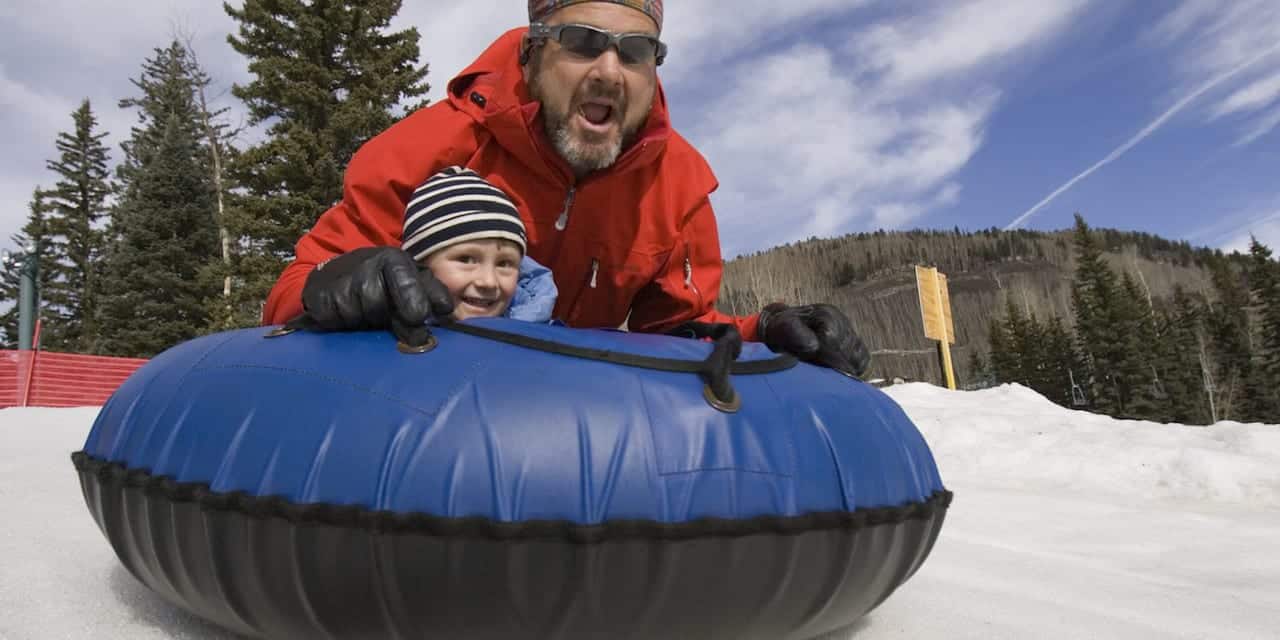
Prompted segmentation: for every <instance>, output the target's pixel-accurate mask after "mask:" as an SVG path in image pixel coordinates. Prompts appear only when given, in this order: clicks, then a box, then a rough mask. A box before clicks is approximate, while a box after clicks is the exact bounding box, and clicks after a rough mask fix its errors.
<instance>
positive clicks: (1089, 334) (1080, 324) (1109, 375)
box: [1071, 214, 1128, 415]
mask: <svg viewBox="0 0 1280 640" xmlns="http://www.w3.org/2000/svg"><path fill="white" fill-rule="evenodd" d="M1075 220H1076V224H1075V237H1074V241H1075V249H1076V272H1075V278H1074V279H1073V281H1072V283H1071V306H1072V310H1073V311H1074V313H1075V316H1076V339H1077V340H1078V341H1079V343H1080V344H1079V348H1080V353H1081V355H1082V356H1083V357H1084V360H1085V365H1086V366H1085V369H1086V371H1085V375H1084V376H1082V378H1083V379H1081V378H1077V382H1079V383H1080V385H1081V386H1082V387H1084V388H1085V392H1086V394H1087V395H1088V396H1089V397H1090V399H1091V402H1090V407H1091V408H1092V409H1093V410H1096V411H1099V412H1101V413H1105V414H1108V415H1123V414H1124V412H1125V410H1126V401H1127V400H1128V389H1127V386H1123V385H1122V380H1121V378H1120V374H1121V369H1122V367H1123V366H1124V363H1125V357H1124V339H1123V332H1124V330H1125V326H1124V324H1123V323H1117V322H1116V321H1117V307H1118V305H1119V304H1120V302H1119V298H1120V296H1121V293H1120V288H1119V285H1118V283H1117V282H1116V274H1115V272H1114V271H1112V270H1111V267H1110V266H1108V265H1107V263H1106V262H1105V261H1104V260H1103V258H1102V246H1101V244H1100V243H1099V241H1098V240H1097V239H1096V238H1095V237H1094V236H1093V234H1092V233H1091V232H1090V229H1089V225H1088V224H1086V223H1085V221H1084V218H1083V217H1082V216H1080V214H1076V217H1075Z"/></svg>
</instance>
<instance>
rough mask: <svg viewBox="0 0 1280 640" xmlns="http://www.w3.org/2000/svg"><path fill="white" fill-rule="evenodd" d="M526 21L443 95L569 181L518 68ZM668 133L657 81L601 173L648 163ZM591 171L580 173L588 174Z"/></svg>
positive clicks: (516, 150)
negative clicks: (634, 130) (628, 138)
mask: <svg viewBox="0 0 1280 640" xmlns="http://www.w3.org/2000/svg"><path fill="white" fill-rule="evenodd" d="M527 31H528V28H527V27H520V28H516V29H512V30H510V31H508V32H506V33H504V34H502V35H501V36H499V37H498V39H497V40H495V41H494V42H493V43H492V44H490V45H489V47H488V48H487V49H485V51H484V52H483V53H481V54H480V56H479V57H478V58H476V60H475V61H474V62H472V63H471V65H470V66H468V67H467V68H466V69H465V70H463V71H462V73H459V74H458V75H457V76H455V77H454V78H453V79H452V80H450V81H449V85H448V99H449V101H450V102H452V103H453V104H454V106H455V107H457V108H459V109H460V110H462V111H465V112H467V113H470V114H471V115H472V116H473V117H474V118H476V120H477V122H479V123H480V124H481V125H482V126H484V127H485V128H486V129H488V130H489V132H490V133H492V134H493V136H494V138H495V139H496V140H497V142H498V144H500V145H502V146H503V147H504V148H505V149H506V150H507V151H509V152H510V153H512V154H513V155H515V156H516V157H517V158H519V159H520V161H521V162H522V163H523V164H525V165H527V166H528V167H529V168H530V169H532V170H534V171H535V172H539V173H543V174H545V175H546V177H548V178H550V179H554V180H556V181H558V182H562V183H568V184H573V183H574V182H576V181H575V180H574V178H573V172H572V170H570V168H569V165H568V163H566V162H565V161H564V159H563V158H561V157H560V154H558V153H556V151H555V149H554V147H553V146H552V144H551V142H550V141H549V140H548V139H547V136H546V133H545V131H544V129H543V126H542V119H541V117H540V115H541V108H542V104H541V103H540V102H538V101H537V100H534V99H533V98H532V97H530V95H529V89H528V87H527V86H526V85H525V81H524V74H523V73H522V70H521V68H520V60H519V55H520V43H521V40H522V39H523V37H524V34H525V33H526V32H527ZM671 135H672V127H671V120H670V116H669V113H668V111H667V99H666V94H665V93H664V91H663V89H662V82H661V81H659V82H658V86H657V89H656V91H654V97H653V106H652V107H651V108H650V110H649V118H648V119H647V120H646V121H645V124H644V126H643V127H642V128H641V131H640V133H639V135H637V136H636V140H635V142H633V143H632V145H631V146H630V147H628V148H627V149H625V150H624V151H623V152H622V154H621V155H620V156H619V157H618V160H617V162H615V163H614V164H613V166H611V167H609V168H608V169H605V170H604V171H603V172H601V173H603V174H606V175H607V174H620V173H625V172H628V171H632V170H634V169H637V168H641V167H644V166H647V165H649V164H652V163H653V162H654V161H655V160H657V158H658V157H659V155H660V154H661V153H662V150H663V149H664V148H665V147H666V143H667V140H668V139H669V138H670V137H671ZM596 177H598V175H597V174H592V175H589V176H587V177H586V178H584V179H585V180H593V179H595V178H596Z"/></svg>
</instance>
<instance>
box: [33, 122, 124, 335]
mask: <svg viewBox="0 0 1280 640" xmlns="http://www.w3.org/2000/svg"><path fill="white" fill-rule="evenodd" d="M71 117H72V119H73V120H74V122H75V128H74V129H73V130H72V131H71V132H69V133H68V132H63V133H59V134H58V139H57V143H56V144H57V149H58V152H59V157H58V159H57V160H51V161H49V162H48V163H47V166H48V168H49V169H50V170H51V171H53V172H54V173H56V174H57V175H58V180H57V182H56V183H55V184H54V188H53V189H52V190H50V191H48V192H47V199H46V202H47V205H48V213H47V215H46V216H45V243H46V244H47V245H48V246H47V250H48V252H49V255H50V257H51V258H52V259H51V260H50V262H49V265H48V267H49V274H48V280H47V283H48V284H47V285H46V286H45V287H44V288H43V289H42V291H41V298H42V300H43V301H44V306H45V309H44V315H43V323H42V324H43V326H42V328H41V340H40V341H41V343H42V345H43V346H44V347H46V348H48V349H51V350H55V351H86V350H88V348H89V344H90V342H91V341H92V339H93V336H94V335H95V334H96V333H97V331H96V329H95V328H94V325H93V322H94V307H95V304H96V299H97V296H98V291H97V283H96V280H97V276H98V264H97V261H98V257H99V254H100V253H101V250H102V242H103V240H102V232H101V229H99V228H98V226H97V223H98V221H99V219H100V218H102V217H103V216H104V215H105V214H106V210H107V209H106V207H107V203H106V201H107V196H108V195H109V194H110V192H111V185H110V184H109V183H108V181H107V180H108V176H109V173H108V171H107V160H108V153H107V147H106V145H104V144H103V143H102V139H103V138H104V137H106V135H107V134H106V133H105V132H103V133H99V132H98V131H97V124H98V121H97V118H96V117H95V116H94V115H93V110H92V108H91V107H90V105H89V101H88V100H85V101H83V102H81V103H80V107H79V108H78V109H76V110H75V111H74V112H73V113H72V114H71Z"/></svg>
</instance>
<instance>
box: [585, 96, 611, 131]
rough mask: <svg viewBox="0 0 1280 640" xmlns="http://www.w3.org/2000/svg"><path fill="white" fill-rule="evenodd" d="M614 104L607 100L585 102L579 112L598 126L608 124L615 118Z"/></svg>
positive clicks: (589, 121)
mask: <svg viewBox="0 0 1280 640" xmlns="http://www.w3.org/2000/svg"><path fill="white" fill-rule="evenodd" d="M613 111H614V106H613V105H612V104H609V103H607V102H595V101H592V102H584V103H582V106H581V107H579V108H578V113H579V114H581V115H582V118H583V119H584V120H586V121H587V122H588V123H590V124H592V125H595V126H597V127H599V126H603V125H605V124H608V123H609V121H610V120H612V119H613Z"/></svg>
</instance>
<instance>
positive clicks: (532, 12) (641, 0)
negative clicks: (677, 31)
mask: <svg viewBox="0 0 1280 640" xmlns="http://www.w3.org/2000/svg"><path fill="white" fill-rule="evenodd" d="M583 2H612V3H614V4H620V5H624V6H628V7H631V8H632V9H635V10H636V11H640V12H642V13H644V14H645V15H647V16H649V17H650V18H652V19H653V22H654V23H655V24H657V25H658V31H659V32H661V31H662V0H529V22H541V21H542V20H544V19H545V18H546V17H547V16H549V15H551V14H553V13H555V12H556V10H557V9H563V8H565V7H567V6H569V5H571V4H580V3H583Z"/></svg>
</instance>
